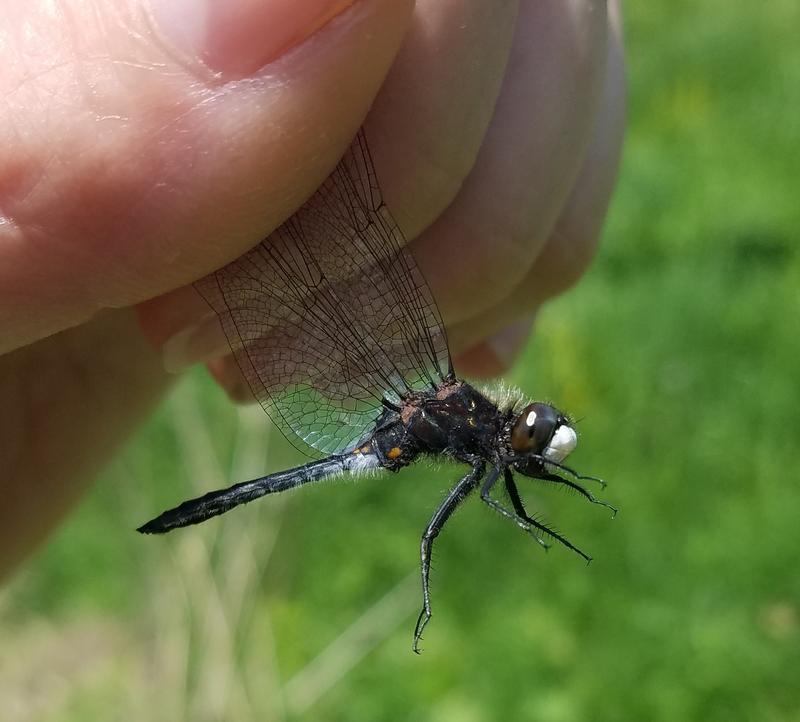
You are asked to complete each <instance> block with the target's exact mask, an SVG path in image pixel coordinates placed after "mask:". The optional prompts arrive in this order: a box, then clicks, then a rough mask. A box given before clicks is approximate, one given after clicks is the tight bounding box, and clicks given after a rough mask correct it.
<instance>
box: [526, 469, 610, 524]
mask: <svg viewBox="0 0 800 722" xmlns="http://www.w3.org/2000/svg"><path fill="white" fill-rule="evenodd" d="M536 478H537V479H542V480H544V481H552V482H553V483H554V484H564V485H565V486H568V487H569V488H570V489H575V491H577V492H578V493H579V494H580V495H581V496H583V497H585V498H586V499H588V500H589V501H590V502H592V504H599V505H600V506H604V507H606V508H607V509H611V511H612V512H614V513H613V514H612V515H611V518H612V519H613V518H614V517H615V516H616V515H617V512H618V511H619V509H617V507H615V506H613V505H612V504H609V503H608V502H607V501H603V500H602V499H598V498H597V497H596V496H595V495H594V494H592V492H591V491H589V490H588V489H585V488H584V487H582V486H581V485H580V484H576V483H575V482H574V481H570V480H569V479H565V478H564V477H563V476H559V475H558V474H546V473H545V474H541V475H540V476H537V477H536Z"/></svg>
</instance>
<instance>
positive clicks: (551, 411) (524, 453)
mask: <svg viewBox="0 0 800 722" xmlns="http://www.w3.org/2000/svg"><path fill="white" fill-rule="evenodd" d="M577 443H578V435H577V434H576V433H575V429H574V428H572V424H571V423H570V420H569V419H568V418H567V417H566V416H565V415H564V414H562V413H561V412H560V411H559V410H558V409H556V408H555V407H553V406H550V405H549V404H542V403H535V404H531V405H530V406H526V407H525V408H524V409H523V410H522V411H521V412H520V414H519V415H518V416H517V418H516V420H515V421H514V425H513V426H512V427H511V448H512V449H513V451H514V452H515V453H516V454H517V455H518V456H519V457H522V458H521V459H520V461H519V462H517V463H516V464H515V466H516V467H517V468H518V469H519V471H520V472H522V473H523V474H527V473H529V472H530V473H531V475H533V473H534V472H536V471H541V469H542V464H541V460H540V459H541V458H542V457H544V458H545V459H547V460H548V461H554V462H556V463H557V464H560V463H561V462H562V461H564V459H566V458H567V456H568V455H569V454H570V453H571V452H572V451H574V449H575V446H576V445H577ZM525 457H537V458H531V459H530V460H529V462H528V463H526V461H525Z"/></svg>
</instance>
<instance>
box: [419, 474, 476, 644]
mask: <svg viewBox="0 0 800 722" xmlns="http://www.w3.org/2000/svg"><path fill="white" fill-rule="evenodd" d="M485 468H486V467H485V465H484V463H483V461H480V460H478V461H475V462H473V465H472V470H471V471H470V472H469V473H468V474H467V475H466V476H465V477H464V478H463V479H461V481H459V482H458V484H456V485H455V486H454V487H453V488H452V489H451V490H450V493H449V494H448V495H447V497H446V498H445V500H444V501H443V502H442V503H441V504H440V505H439V508H438V509H437V510H436V513H435V514H434V515H433V517H431V520H430V522H428V526H427V528H426V529H425V533H424V534H423V535H422V541H421V542H420V568H421V571H422V611H421V612H420V613H419V617H418V618H417V625H416V627H415V628H414V645H413V650H414V652H416V653H417V654H419V641H420V639H422V630H424V629H425V626H426V625H427V624H428V622H429V621H430V618H431V597H430V589H429V582H430V575H431V552H432V551H433V540H434V539H436V537H437V536H438V535H439V532H440V531H441V530H442V527H443V526H444V525H445V523H446V522H447V520H448V519H449V518H450V516H451V515H452V514H453V512H454V511H455V510H456V508H457V507H458V505H459V504H460V503H461V502H462V501H463V500H464V499H465V498H466V496H467V495H468V494H469V493H470V492H471V491H472V490H473V489H474V488H475V486H476V485H477V483H478V482H479V481H480V479H481V477H482V476H483V473H484V471H485Z"/></svg>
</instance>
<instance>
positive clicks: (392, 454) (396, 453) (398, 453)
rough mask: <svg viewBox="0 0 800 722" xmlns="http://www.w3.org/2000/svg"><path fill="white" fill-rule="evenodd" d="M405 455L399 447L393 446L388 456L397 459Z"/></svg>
mask: <svg viewBox="0 0 800 722" xmlns="http://www.w3.org/2000/svg"><path fill="white" fill-rule="evenodd" d="M402 454H403V450H402V449H401V448H400V447H399V446H393V447H392V448H391V449H389V453H388V454H386V456H388V457H389V458H390V459H396V458H397V457H398V456H401V455H402Z"/></svg>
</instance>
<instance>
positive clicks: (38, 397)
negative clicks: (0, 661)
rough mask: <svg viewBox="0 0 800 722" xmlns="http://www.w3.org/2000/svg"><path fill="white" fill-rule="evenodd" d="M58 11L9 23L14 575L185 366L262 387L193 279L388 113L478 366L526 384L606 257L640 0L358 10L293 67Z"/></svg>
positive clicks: (99, 7) (132, 7)
mask: <svg viewBox="0 0 800 722" xmlns="http://www.w3.org/2000/svg"><path fill="white" fill-rule="evenodd" d="M56 5H57V7H58V10H59V11H58V12H52V11H51V8H52V6H53V4H52V3H49V2H44V0H41V1H40V0H33V1H29V2H25V3H23V2H21V0H20V1H15V2H10V3H6V4H4V6H3V8H2V9H0V38H2V39H5V40H6V41H7V42H6V43H5V44H4V47H7V48H10V49H11V50H9V51H8V52H9V53H10V54H13V57H12V58H11V61H10V62H5V63H4V64H3V65H4V67H3V68H2V69H1V70H0V97H2V98H3V104H2V105H0V148H2V149H3V150H2V151H0V153H2V155H0V353H2V354H4V355H2V356H0V397H2V398H3V404H2V405H0V432H1V433H0V458H2V459H3V460H4V461H5V469H4V474H3V476H2V479H0V486H1V487H2V492H3V498H4V504H3V505H2V507H0V574H2V573H4V572H5V573H7V572H8V571H9V570H10V569H11V568H13V566H14V565H15V564H18V562H19V561H20V560H21V559H22V558H24V556H25V555H26V554H27V553H29V552H30V551H31V550H32V549H33V548H35V546H36V544H37V543H39V542H40V541H41V540H42V539H44V538H45V537H46V535H47V533H48V531H50V530H51V529H52V528H53V527H54V526H55V525H56V524H57V523H58V521H59V520H60V519H61V518H63V516H64V515H65V514H66V513H67V511H68V510H69V509H70V507H71V506H72V505H73V504H74V503H75V501H76V499H78V498H79V497H80V494H81V493H82V491H83V490H84V489H85V488H86V486H87V485H88V483H89V482H90V480H91V478H92V476H93V474H94V473H95V472H96V470H97V469H99V468H100V467H101V466H102V464H103V463H104V462H105V461H106V460H107V459H108V458H110V456H111V455H112V454H113V453H114V451H115V450H116V449H117V448H118V447H119V445H120V444H121V443H122V442H123V441H124V439H125V438H126V437H127V436H128V435H129V434H130V432H131V431H132V430H133V429H135V428H136V426H137V425H138V424H140V423H141V422H142V421H144V420H145V419H146V418H147V415H148V414H149V412H150V411H151V410H152V408H153V407H154V406H155V405H156V404H157V403H158V400H159V399H160V397H161V396H162V395H163V393H164V391H165V390H166V389H167V388H168V387H169V383H170V378H171V376H170V374H168V373H167V372H166V371H165V369H164V365H165V364H166V366H167V367H169V368H170V369H171V370H173V371H177V370H180V369H182V368H185V367H187V366H189V365H191V364H193V363H206V364H207V365H208V366H209V369H210V370H211V372H212V373H213V374H214V375H215V377H216V378H217V379H218V380H219V381H220V382H221V383H222V384H223V385H224V386H225V387H226V388H227V389H228V390H229V392H230V394H231V396H232V397H233V398H235V399H238V398H246V397H247V396H248V394H247V392H246V389H245V388H244V387H243V384H242V382H241V379H240V377H239V374H238V372H237V371H236V370H235V366H234V365H233V364H232V362H231V360H230V358H229V357H226V355H225V349H226V345H225V343H224V338H223V337H222V335H221V332H220V330H219V328H218V326H217V325H216V323H215V322H214V320H213V319H211V318H209V312H208V308H207V307H206V306H205V304H204V302H203V301H202V300H201V299H200V298H199V297H198V296H197V294H196V293H195V292H194V290H193V289H192V288H191V283H192V282H193V281H194V280H196V279H197V278H200V277H202V276H203V275H205V274H207V273H209V272H211V271H213V270H214V269H216V268H218V267H220V266H222V265H223V264H225V263H227V262H228V261H230V260H232V259H234V258H236V257H237V256H238V255H241V254H242V253H243V252H244V251H246V250H247V249H248V248H250V247H252V246H253V245H254V244H255V243H257V242H259V241H260V240H261V239H262V238H263V237H264V236H265V235H267V233H268V232H269V231H270V230H271V229H273V228H275V227H277V226H278V225H280V223H281V222H283V221H284V220H285V219H286V218H287V217H288V216H289V215H291V213H292V212H293V211H294V210H295V209H296V208H297V207H298V206H299V205H300V204H301V203H302V202H303V200H304V199H305V198H307V197H308V195H309V194H310V193H311V192H313V190H314V189H315V188H316V187H317V186H318V185H319V184H320V182H321V181H322V180H323V179H324V178H325V176H326V175H327V174H328V173H329V172H330V170H331V169H332V167H333V166H334V165H335V163H336V161H337V159H338V158H339V157H340V156H341V154H342V153H343V152H344V149H345V147H346V145H347V143H348V142H349V139H350V138H352V137H353V135H354V134H355V132H356V130H357V128H358V127H359V125H361V124H362V123H363V122H365V121H364V118H365V116H366V129H367V136H368V138H369V140H370V149H371V151H372V154H373V157H374V160H375V165H376V167H377V170H378V174H379V177H380V181H381V186H382V189H383V191H384V196H385V198H386V201H387V204H388V206H389V208H391V209H392V212H393V214H394V215H395V217H396V219H397V220H398V222H399V224H400V226H401V227H402V228H403V230H404V231H405V234H406V236H407V238H409V239H411V240H410V241H409V242H410V244H411V248H412V250H413V252H414V254H415V256H416V258H417V260H418V263H419V265H420V267H421V269H422V271H423V273H424V274H425V276H426V278H427V279H428V281H429V283H430V285H431V287H432V289H433V292H434V295H435V297H436V298H437V300H438V302H439V305H440V308H441V311H442V314H443V316H444V319H445V322H446V324H447V326H448V331H449V335H450V340H451V346H452V350H453V352H454V354H455V357H456V368H457V370H458V371H459V372H460V373H462V374H465V375H471V376H491V375H495V374H499V373H502V372H503V371H504V370H505V369H507V368H508V366H509V365H510V364H511V363H512V362H513V360H514V357H515V355H516V353H517V352H518V350H519V349H520V347H521V346H522V345H523V343H524V341H525V339H526V337H527V335H528V333H529V332H530V328H531V323H532V319H533V317H534V315H535V313H536V310H537V308H538V307H539V306H540V305H541V304H542V303H543V302H544V301H545V300H546V299H547V298H549V297H551V296H553V295H555V294H557V293H559V292H561V291H563V290H564V289H565V288H567V287H569V286H570V285H571V284H572V283H574V281H575V280H576V279H577V278H578V277H579V276H580V275H581V273H582V272H583V271H584V269H585V268H586V266H587V265H588V263H589V261H590V260H591V257H592V255H593V252H594V248H595V245H596V243H597V239H598V235H599V232H600V227H601V225H602V221H603V217H604V215H605V212H606V208H607V205H608V201H609V197H610V195H611V190H612V188H613V184H614V178H615V175H616V170H617V164H618V159H619V153H620V146H621V140H622V129H623V124H624V77H623V76H624V72H623V55H622V46H621V38H620V28H619V16H618V7H617V5H616V3H613V2H610V3H608V5H606V3H605V2H599V1H596V0H539V1H537V2H531V1H530V0H519V1H518V2H512V1H511V0H502V1H500V0H498V2H493V3H486V2H484V1H483V0H447V1H444V2H443V1H442V0H418V2H417V3H416V5H414V4H413V3H412V2H410V0H357V1H356V2H354V3H352V4H349V5H348V3H339V4H338V5H337V6H336V7H335V8H334V10H333V11H331V13H329V14H330V15H331V17H332V19H331V18H329V17H328V16H327V15H324V16H320V17H321V18H322V19H321V20H320V19H319V18H317V20H319V23H321V25H320V26H319V27H316V26H313V25H308V23H309V22H310V21H308V20H307V19H305V20H303V22H306V23H307V25H308V27H307V28H306V34H307V35H308V37H304V36H302V35H301V36H297V37H296V36H295V35H292V36H291V43H289V44H288V46H287V44H286V43H284V45H282V46H281V45H280V43H279V42H278V41H277V40H276V41H275V43H273V45H275V47H274V48H272V52H271V54H270V55H269V57H261V56H259V55H258V54H256V55H252V53H251V54H250V55H246V54H245V55H244V56H243V55H242V53H241V52H239V51H238V50H237V47H238V46H241V45H243V43H245V42H246V38H245V39H244V40H241V41H239V40H238V38H237V42H236V43H227V44H226V43H225V42H222V41H220V39H219V38H216V39H215V44H214V47H213V53H209V54H207V55H206V56H203V57H205V58H206V60H205V62H203V61H201V60H200V59H199V57H198V53H197V52H195V51H196V50H197V48H196V46H195V45H191V44H188V45H187V41H186V39H185V38H180V37H176V36H175V34H174V32H171V31H170V29H169V26H168V25H164V23H163V20H162V19H161V18H162V16H161V15H159V13H158V12H156V13H154V15H153V16H150V15H149V14H148V13H144V12H141V7H140V5H139V3H138V2H135V1H134V0H117V2H116V3H113V2H105V3H99V2H93V1H92V0H61V2H60V3H57V4H56ZM287 7H289V5H287ZM223 40H225V38H223ZM43 46H44V47H47V52H46V53H43V52H41V50H40V48H41V47H43ZM259 52H261V51H260V49H259ZM232 53H238V55H236V57H235V58H233V57H232V56H231V54H232ZM199 55H201V56H202V53H199ZM264 63H266V64H264ZM368 111H369V115H367V112H368ZM476 287H477V288H480V289H481V292H480V293H478V294H476V293H475V292H474V288H476Z"/></svg>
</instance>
